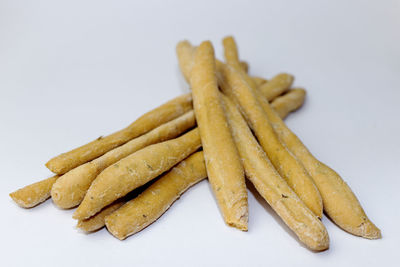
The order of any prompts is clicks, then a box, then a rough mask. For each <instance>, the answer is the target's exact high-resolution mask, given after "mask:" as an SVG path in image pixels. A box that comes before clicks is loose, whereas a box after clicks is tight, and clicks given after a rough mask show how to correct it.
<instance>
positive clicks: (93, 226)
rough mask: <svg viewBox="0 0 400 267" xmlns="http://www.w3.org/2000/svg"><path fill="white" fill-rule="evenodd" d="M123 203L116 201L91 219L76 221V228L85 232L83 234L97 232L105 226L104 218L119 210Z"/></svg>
mask: <svg viewBox="0 0 400 267" xmlns="http://www.w3.org/2000/svg"><path fill="white" fill-rule="evenodd" d="M124 203H125V202H123V201H117V202H115V203H113V204H111V205H108V206H107V207H105V208H104V209H102V210H101V211H100V212H98V213H96V214H95V215H93V216H92V217H90V218H89V219H87V220H83V221H78V224H77V225H76V227H78V228H79V229H81V230H83V231H85V232H94V231H97V230H99V229H101V228H103V227H104V225H106V222H105V218H106V216H108V215H110V214H111V213H113V212H114V211H116V210H117V209H119V208H120V207H121V206H122V205H124Z"/></svg>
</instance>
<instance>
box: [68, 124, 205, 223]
mask: <svg viewBox="0 0 400 267" xmlns="http://www.w3.org/2000/svg"><path fill="white" fill-rule="evenodd" d="M200 146H201V141H200V135H199V131H198V129H197V128H196V129H194V130H191V131H190V132H188V133H186V134H184V135H182V136H180V137H178V138H175V139H172V140H169V141H165V142H162V143H158V144H154V145H150V146H148V147H145V148H143V149H141V150H139V151H137V152H135V153H133V154H131V155H129V156H127V157H126V158H123V159H121V160H120V161H118V162H117V163H114V164H113V165H111V166H109V167H108V168H106V169H105V170H104V171H103V172H102V173H100V174H99V175H98V176H97V178H96V179H95V180H94V181H93V183H92V185H91V186H90V188H89V190H88V192H87V193H86V195H85V198H84V199H83V201H82V203H81V204H80V205H79V207H78V209H77V210H76V211H75V213H74V215H73V218H74V219H78V220H84V219H87V218H89V217H91V216H93V215H94V214H96V213H97V212H99V211H100V210H101V209H102V208H104V207H105V206H107V205H109V204H111V203H112V202H114V201H115V200H117V199H119V198H121V197H123V196H125V195H126V194H128V193H129V192H131V191H132V190H134V189H136V188H138V187H139V186H141V185H144V184H145V183H147V182H149V181H150V180H152V179H154V178H155V177H157V176H158V175H160V174H161V173H163V172H165V171H167V170H169V169H170V168H172V167H173V166H174V165H175V164H177V163H179V162H180V161H182V160H183V159H184V158H186V157H187V156H188V155H190V154H192V153H193V152H195V151H196V150H197V149H198V148H199V147H200Z"/></svg>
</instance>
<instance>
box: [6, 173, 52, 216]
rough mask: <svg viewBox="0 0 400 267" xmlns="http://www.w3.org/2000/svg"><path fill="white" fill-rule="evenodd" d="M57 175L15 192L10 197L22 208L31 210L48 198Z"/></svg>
mask: <svg viewBox="0 0 400 267" xmlns="http://www.w3.org/2000/svg"><path fill="white" fill-rule="evenodd" d="M57 178H58V175H55V176H53V177H50V178H47V179H45V180H42V181H39V182H36V183H34V184H31V185H27V186H25V187H23V188H21V189H18V190H17V191H15V192H12V193H10V197H11V198H12V199H13V200H14V201H15V202H16V203H17V204H18V205H19V206H20V207H22V208H32V207H34V206H36V205H38V204H40V203H42V202H43V201H45V200H46V199H48V198H49V197H50V189H51V187H52V186H53V184H54V182H55V181H56V180H57Z"/></svg>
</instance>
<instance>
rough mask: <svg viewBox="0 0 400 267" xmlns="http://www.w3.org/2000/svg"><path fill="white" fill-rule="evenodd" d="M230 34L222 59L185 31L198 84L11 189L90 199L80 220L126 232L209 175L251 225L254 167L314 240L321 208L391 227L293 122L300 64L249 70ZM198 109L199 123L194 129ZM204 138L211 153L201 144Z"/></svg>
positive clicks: (227, 208)
mask: <svg viewBox="0 0 400 267" xmlns="http://www.w3.org/2000/svg"><path fill="white" fill-rule="evenodd" d="M223 45H224V55H225V59H226V62H227V63H226V64H225V63H222V62H220V61H218V60H216V59H215V57H214V49H213V47H212V45H211V43H210V42H208V41H206V42H203V43H201V45H200V46H199V47H195V46H192V45H191V44H190V43H189V42H188V41H183V42H180V43H179V44H178V45H177V54H178V60H179V65H180V68H181V70H182V73H183V75H184V77H185V79H186V81H188V82H189V83H190V85H191V87H192V90H193V92H192V93H191V94H186V95H182V96H179V97H177V98H174V99H173V100H171V101H169V102H167V103H165V104H164V105H161V106H160V107H158V108H156V109H153V110H152V111H150V112H148V113H146V114H144V115H143V116H141V117H140V118H139V119H137V120H136V121H135V122H133V123H132V124H131V125H129V126H128V127H127V128H125V129H123V130H120V131H118V132H115V133H113V134H111V135H109V136H106V137H100V138H98V139H97V140H95V141H93V142H91V143H88V144H86V145H84V146H81V147H79V148H76V149H74V150H72V151H69V152H67V153H64V154H61V155H59V156H57V157H55V158H53V159H51V160H50V161H49V162H48V163H47V164H46V166H47V167H48V168H49V169H50V170H51V171H53V172H55V173H56V174H57V175H55V176H53V177H51V178H48V179H45V180H42V181H40V182H37V183H34V184H31V185H29V186H26V187H24V188H21V189H19V190H17V191H15V192H13V193H11V194H10V196H11V198H12V199H13V200H14V201H15V202H16V203H17V204H18V205H20V206H21V207H24V208H30V207H33V206H35V205H37V204H39V203H41V202H43V201H45V200H46V199H47V198H49V196H50V195H51V196H52V197H53V201H54V203H55V204H56V205H58V206H59V207H62V208H71V207H73V206H75V205H78V204H79V203H81V205H80V206H79V207H78V209H77V210H76V211H75V213H74V215H73V217H74V218H75V219H78V224H77V227H78V228H80V229H82V230H83V231H86V232H93V231H96V230H98V229H100V228H102V227H103V226H104V225H106V226H107V228H108V229H109V231H110V233H112V234H113V235H114V236H115V237H117V238H119V239H121V240H122V239H125V238H126V237H128V236H129V235H132V234H134V233H136V232H138V231H140V230H142V229H143V228H145V227H146V226H148V225H149V224H151V223H152V222H154V221H155V220H157V219H158V218H159V217H160V216H161V215H162V214H163V213H164V212H165V211H166V210H167V209H168V208H169V207H170V205H171V204H172V203H173V202H174V201H175V200H176V199H177V198H179V197H180V196H181V195H182V194H183V193H184V191H185V190H187V189H188V188H189V187H190V186H192V185H193V184H195V183H197V182H199V181H201V180H202V179H204V178H205V177H206V176H207V175H208V176H209V181H210V183H211V186H212V189H213V191H214V194H215V196H216V199H217V202H218V206H219V208H220V210H221V213H222V216H223V218H224V220H225V222H226V223H227V224H228V225H230V226H233V227H236V228H238V229H241V230H243V231H247V227H248V203H247V189H246V185H245V179H244V178H245V176H246V177H247V178H248V179H249V180H250V181H251V182H252V183H253V184H254V186H255V188H256V190H257V191H258V192H259V193H260V195H261V196H262V197H263V198H264V199H265V200H266V201H267V202H268V203H269V204H270V206H271V207H272V208H273V209H274V211H275V212H276V213H277V214H278V215H279V216H280V218H281V219H282V220H283V221H284V222H285V223H286V225H287V226H288V227H289V228H290V229H291V230H292V231H293V232H294V233H295V234H296V235H297V237H298V238H299V240H300V241H301V242H303V243H304V244H305V245H306V246H307V247H308V248H310V249H312V250H315V251H321V250H325V249H327V248H328V247H329V236H328V233H327V231H326V229H325V227H324V225H323V224H322V222H321V221H320V220H319V218H321V217H322V209H324V211H325V212H326V214H327V215H328V216H329V217H330V218H331V219H332V220H333V221H334V222H335V223H336V224H337V225H338V226H339V227H341V228H342V229H344V230H346V231H348V232H349V233H352V234H354V235H358V236H362V237H365V238H369V239H376V238H380V237H381V232H380V230H379V229H378V228H377V227H376V226H375V225H374V224H373V223H372V222H371V221H370V220H369V219H368V217H367V216H366V214H365V212H364V210H363V208H362V207H361V205H360V203H359V202H358V200H357V198H356V196H355V195H354V193H353V192H352V191H351V189H350V188H349V187H348V186H347V184H346V183H345V182H344V181H343V180H342V178H341V177H340V176H339V175H338V174H337V173H336V172H335V171H334V170H332V169H330V168H329V167H328V166H326V165H324V164H323V163H321V162H320V161H318V160H317V159H316V158H315V157H314V156H313V155H312V154H311V153H310V152H309V151H308V149H307V148H306V147H305V146H304V145H303V143H302V142H301V141H300V140H299V138H298V137H297V136H296V135H295V134H294V133H293V132H291V131H290V129H289V128H288V127H287V126H286V125H285V123H284V122H283V121H282V119H283V118H284V117H286V116H287V115H288V113H289V112H291V111H294V110H296V109H297V108H299V107H300V106H301V105H302V104H303V102H304V98H305V90H304V89H300V88H291V86H292V83H293V79H294V78H293V76H292V75H290V74H286V73H281V74H278V75H276V76H275V77H273V78H272V79H270V80H266V79H264V78H261V77H258V76H250V74H249V73H248V70H249V65H248V64H247V62H245V61H240V60H239V53H238V50H237V46H236V43H235V41H234V39H233V37H227V38H225V39H224V40H223ZM218 87H219V88H221V90H222V91H223V93H221V92H220V91H219V89H218ZM195 119H196V120H197V123H198V128H195V129H192V130H189V129H191V128H193V127H195V126H196V120H195ZM188 130H189V131H188ZM252 130H253V132H254V135H255V136H256V137H257V139H258V140H257V139H256V137H255V136H254V135H253V133H252ZM186 131H188V132H187V133H185V134H182V133H184V132H186ZM181 134H182V135H181ZM177 136H179V137H177ZM172 138H174V139H172ZM132 139H133V140H132ZM170 139H172V140H170ZM258 142H259V143H258ZM202 143H203V150H204V152H203V151H201V152H196V151H197V150H198V149H199V148H200V147H201V146H202ZM155 178H158V179H155ZM152 180H155V181H152ZM314 182H315V184H314ZM146 188H147V189H146ZM50 191H51V192H50ZM140 192H142V193H141V194H140V195H138V193H140ZM320 192H321V194H320ZM81 201H82V202H81ZM318 217H319V218H318Z"/></svg>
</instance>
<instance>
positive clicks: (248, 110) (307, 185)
mask: <svg viewBox="0 0 400 267" xmlns="http://www.w3.org/2000/svg"><path fill="white" fill-rule="evenodd" d="M221 73H222V76H223V82H222V84H223V86H221V88H222V90H223V92H224V93H226V94H227V95H228V96H229V97H231V99H234V100H235V101H236V104H238V105H240V107H241V111H243V113H244V115H245V118H246V121H247V122H248V123H249V125H250V127H251V128H252V129H253V131H254V133H255V135H256V136H257V139H258V141H259V142H260V144H261V146H262V148H263V149H264V151H265V152H266V153H267V156H268V158H269V159H270V160H271V162H272V164H273V165H274V167H275V168H276V169H277V171H278V172H279V174H280V175H281V176H282V177H283V178H284V179H285V180H286V182H287V183H288V184H289V186H290V187H291V188H292V189H293V190H294V191H295V192H296V194H297V195H298V196H299V197H300V199H301V200H303V201H304V203H305V204H306V205H307V207H308V208H310V209H311V210H312V211H313V212H314V214H315V215H317V216H318V217H319V218H321V217H322V199H321V196H320V194H319V192H318V189H317V187H316V186H315V184H314V182H313V180H312V178H311V177H310V175H309V174H308V173H307V171H306V169H305V168H304V167H303V165H302V164H301V163H300V162H299V161H298V160H297V159H296V158H295V157H294V156H293V155H292V154H291V153H290V152H289V151H288V150H287V148H286V147H285V146H284V145H283V144H282V143H281V142H280V140H279V139H278V137H277V135H276V134H275V132H274V129H273V128H272V126H271V124H270V122H269V120H268V117H267V115H266V114H265V112H264V110H263V108H262V106H261V104H260V103H259V100H258V98H260V97H261V98H262V96H261V94H260V93H259V92H258V91H257V90H252V88H251V87H250V86H249V85H248V84H247V83H246V81H245V79H244V78H243V77H242V76H241V73H239V72H238V71H237V70H235V69H234V68H233V67H231V66H228V65H222V68H221Z"/></svg>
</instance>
